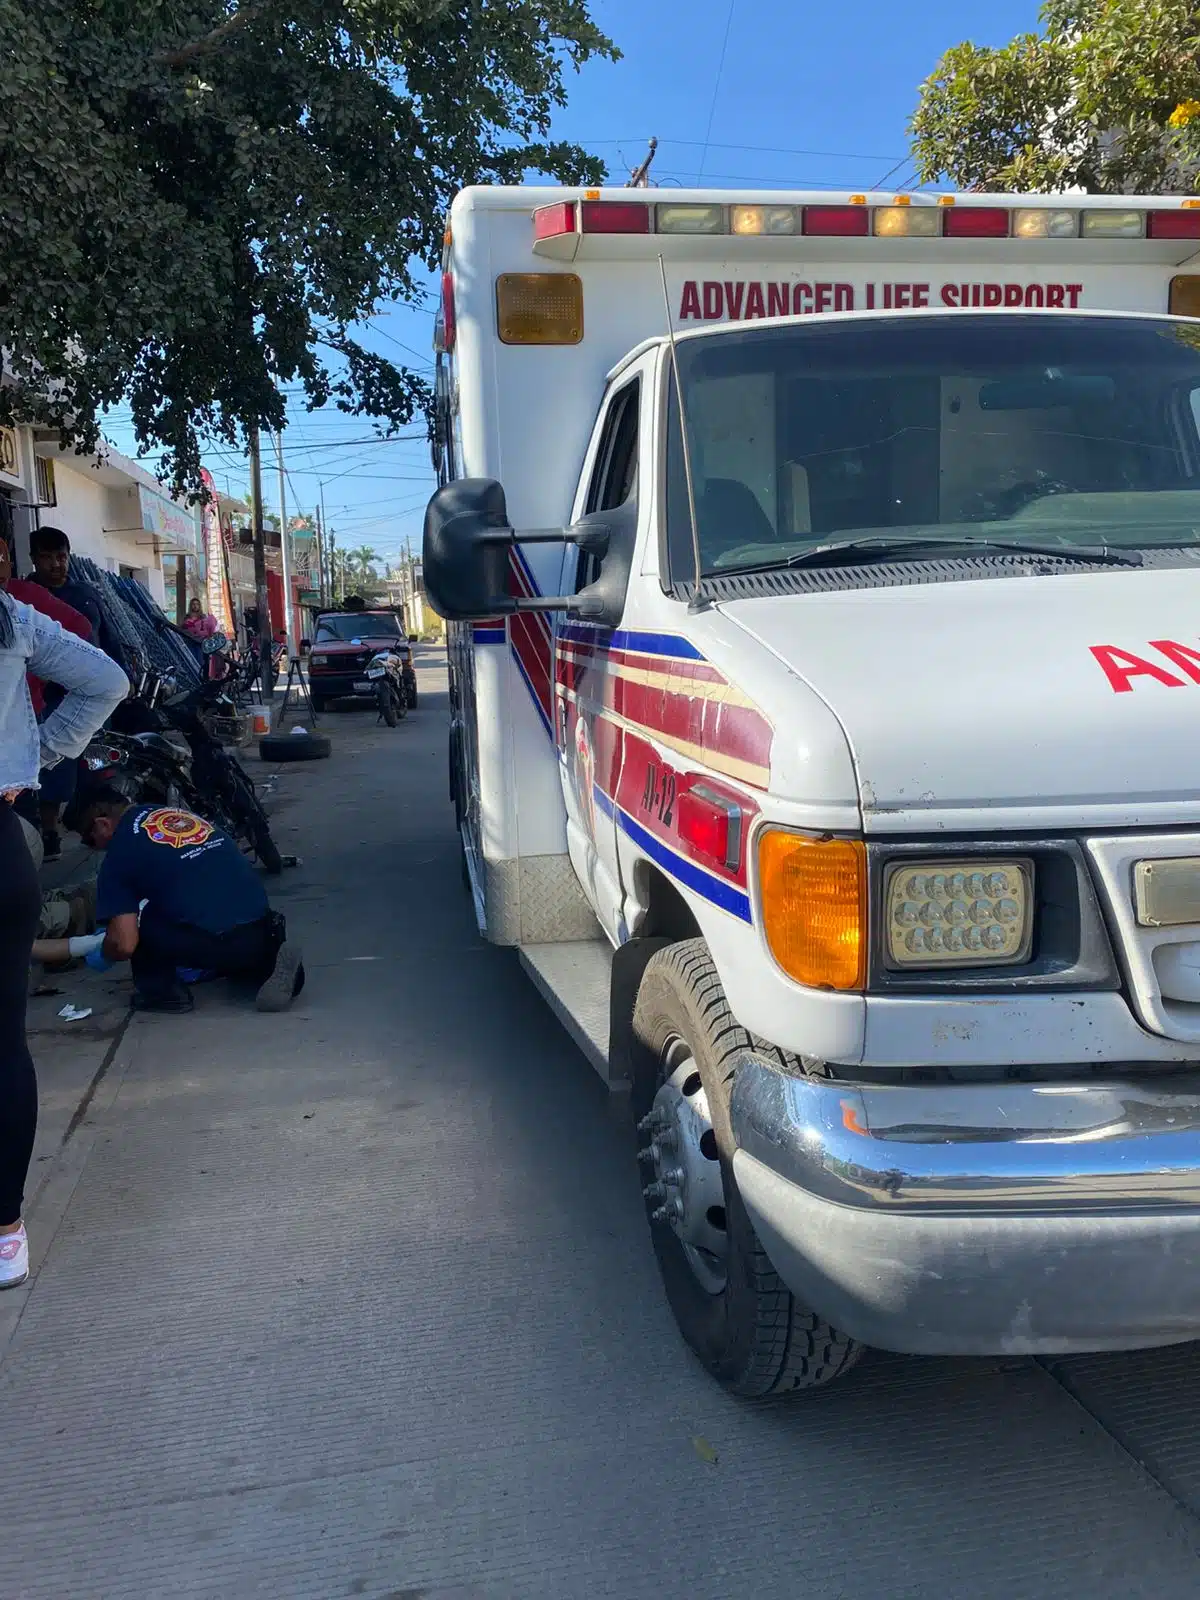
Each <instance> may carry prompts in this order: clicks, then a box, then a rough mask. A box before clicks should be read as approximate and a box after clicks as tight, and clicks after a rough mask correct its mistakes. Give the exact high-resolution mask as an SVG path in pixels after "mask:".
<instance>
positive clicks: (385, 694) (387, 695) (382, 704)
mask: <svg viewBox="0 0 1200 1600" xmlns="http://www.w3.org/2000/svg"><path fill="white" fill-rule="evenodd" d="M379 715H380V716H381V717H382V718H383V720H384V721H385V722H386V723H387V725H388V727H389V728H394V727H395V726H396V724H397V722H399V720H400V718H399V717H398V716H397V715H396V696H395V695H394V694H393V692H392V687H391V685H390V684H387V683H385V684H384V685H383V687H382V688H381V689H380V691H379Z"/></svg>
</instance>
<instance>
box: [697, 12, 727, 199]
mask: <svg viewBox="0 0 1200 1600" xmlns="http://www.w3.org/2000/svg"><path fill="white" fill-rule="evenodd" d="M736 4H737V0H729V15H728V16H727V17H726V18H725V34H724V37H723V38H722V40H721V57H720V60H719V61H718V62H717V76H716V78H715V79H714V81H713V92H712V100H711V102H710V103H709V107H708V126H707V127H706V128H705V130H704V146H703V148H702V150H701V152H700V166H699V169H698V171H697V173H696V182H697V183H699V181H700V179H701V178H702V177H703V176H704V163H705V162H706V161H707V160H708V141H709V138H710V136H711V134H712V125H713V117H714V116H716V112H717V94H718V92H719V91H720V88H721V74H722V73H723V72H724V70H725V52H726V51H727V50H728V49H729V30H730V28H732V27H733V8H734V6H735V5H736Z"/></svg>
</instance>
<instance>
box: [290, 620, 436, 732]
mask: <svg viewBox="0 0 1200 1600" xmlns="http://www.w3.org/2000/svg"><path fill="white" fill-rule="evenodd" d="M388 648H390V649H392V650H395V651H396V652H397V653H398V654H399V655H401V656H402V657H403V659H404V673H403V677H404V691H405V694H406V696H407V700H408V709H409V710H410V711H414V710H415V709H416V705H417V676H416V673H415V672H414V671H413V661H412V644H411V642H410V640H409V638H408V635H407V634H406V633H405V631H404V616H403V613H402V612H400V611H398V610H395V609H393V608H392V607H390V606H380V607H378V608H376V607H369V608H366V609H363V610H361V611H322V612H321V613H320V615H319V616H318V617H317V621H316V627H315V629H314V631H313V641H312V652H311V654H310V655H309V658H308V682H309V693H310V694H311V695H312V702H313V709H314V710H315V711H324V709H325V707H326V706H327V705H328V703H329V702H330V701H331V700H343V699H345V700H349V699H363V700H366V699H370V700H373V699H374V698H375V686H374V684H373V683H371V682H370V681H369V680H368V678H367V663H368V662H369V661H370V659H371V657H372V656H373V655H374V654H375V652H376V651H377V650H384V649H388Z"/></svg>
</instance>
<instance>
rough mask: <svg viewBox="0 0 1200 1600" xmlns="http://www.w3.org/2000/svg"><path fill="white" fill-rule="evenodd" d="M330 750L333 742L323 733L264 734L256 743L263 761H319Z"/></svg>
mask: <svg viewBox="0 0 1200 1600" xmlns="http://www.w3.org/2000/svg"><path fill="white" fill-rule="evenodd" d="M332 749H333V741H332V740H331V739H329V738H327V737H326V736H325V734H323V733H307V734H304V735H303V736H301V735H299V734H290V733H264V734H263V736H262V738H261V739H260V740H259V741H258V753H259V755H260V756H261V757H262V759H263V760H264V761H320V760H321V759H322V758H323V757H324V756H327V755H328V754H329V753H330V751H331V750H332Z"/></svg>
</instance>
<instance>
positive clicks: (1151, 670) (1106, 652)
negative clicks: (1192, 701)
mask: <svg viewBox="0 0 1200 1600" xmlns="http://www.w3.org/2000/svg"><path fill="white" fill-rule="evenodd" d="M1089 648H1090V650H1091V652H1092V654H1093V655H1094V656H1095V658H1096V660H1097V661H1098V662H1099V663H1100V670H1101V671H1102V672H1103V673H1104V676H1105V677H1106V678H1107V679H1108V681H1109V684H1110V686H1111V688H1112V691H1113V693H1114V694H1128V693H1129V692H1130V690H1131V689H1132V688H1133V684H1132V683H1131V682H1130V679H1131V678H1153V679H1154V681H1155V683H1161V684H1163V685H1164V686H1165V687H1166V688H1168V689H1182V688H1183V687H1184V682H1183V679H1182V678H1176V677H1175V676H1174V675H1173V674H1172V673H1170V672H1167V671H1165V670H1164V669H1163V668H1162V667H1156V666H1155V665H1154V663H1153V661H1147V660H1146V658H1145V657H1144V656H1135V655H1133V654H1132V652H1130V651H1129V650H1119V649H1118V648H1117V646H1116V645H1115V644H1094V645H1090V646H1089ZM1197 681H1198V682H1200V679H1197Z"/></svg>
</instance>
